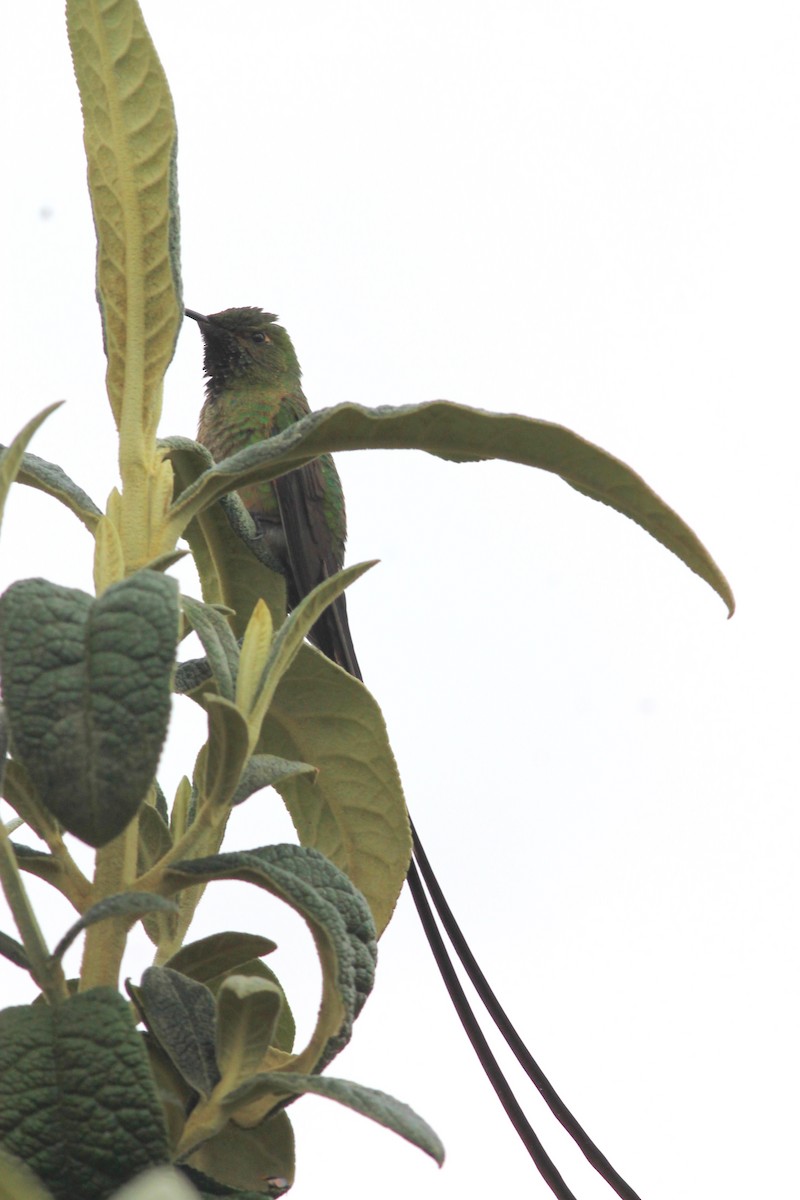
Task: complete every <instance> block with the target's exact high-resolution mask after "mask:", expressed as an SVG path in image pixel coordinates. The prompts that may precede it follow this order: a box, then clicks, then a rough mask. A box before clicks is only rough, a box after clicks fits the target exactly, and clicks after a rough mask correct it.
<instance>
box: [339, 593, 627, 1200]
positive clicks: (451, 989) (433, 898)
mask: <svg viewBox="0 0 800 1200" xmlns="http://www.w3.org/2000/svg"><path fill="white" fill-rule="evenodd" d="M339 600H340V601H341V606H340V608H338V609H337V608H335V606H334V605H331V606H330V608H329V609H328V610H326V613H328V614H330V615H329V616H328V618H327V621H326V624H325V626H324V634H323V637H324V640H325V641H326V643H328V642H330V648H328V645H327V644H326V645H322V644H321V641H320V649H322V650H323V651H324V652H325V653H326V654H327V655H328V657H329V658H332V659H333V661H334V662H336V663H338V664H339V666H341V667H343V668H344V669H345V670H346V671H349V673H350V674H351V675H354V676H355V677H356V679H361V680H363V676H362V674H361V669H360V667H359V665H358V661H357V659H356V655H355V650H354V649H353V642H352V639H351V637H350V628H349V624H348V621H347V611H346V608H345V607H344V596H343V595H342V596H340V597H339ZM315 640H317V639H316V638H315ZM411 834H412V839H413V855H412V859H411V863H410V865H409V869H408V877H407V880H408V887H409V891H410V892H411V896H412V898H413V900H414V904H415V906H416V909H417V914H418V915H419V919H420V922H421V924H422V928H423V929H424V931H425V936H426V938H427V939H428V945H429V946H430V948H431V952H432V954H433V957H434V959H435V961H436V965H437V967H438V968H439V973H440V974H441V976H442V979H443V981H444V985H445V987H446V988H447V991H448V994H449V996H450V999H451V1000H452V1002H453V1007H454V1008H455V1010H456V1013H457V1015H458V1018H459V1020H460V1021H461V1024H462V1025H463V1027H464V1030H465V1032H466V1034H467V1037H468V1038H469V1040H470V1043H471V1045H472V1048H473V1050H474V1051H475V1054H476V1055H477V1058H478V1061H479V1062H480V1064H481V1066H482V1067H483V1069H484V1071H485V1072H486V1076H487V1078H488V1080H489V1082H490V1083H491V1085H492V1087H493V1088H494V1090H495V1092H496V1093H497V1096H498V1098H499V1100H500V1103H501V1104H502V1106H503V1109H504V1111H505V1113H506V1115H507V1117H508V1119H509V1121H510V1122H511V1124H512V1125H513V1127H514V1129H515V1130H516V1131H517V1133H518V1134H519V1137H520V1139H521V1140H522V1143H523V1145H524V1146H525V1149H526V1150H527V1151H528V1153H529V1154H530V1156H531V1159H532V1160H533V1162H534V1164H535V1166H536V1167H537V1168H538V1170H539V1171H540V1173H541V1175H542V1177H543V1178H544V1180H545V1182H546V1183H547V1185H548V1187H549V1188H550V1190H551V1191H552V1192H553V1194H554V1195H555V1196H557V1197H558V1200H576V1198H575V1195H574V1193H573V1192H572V1191H571V1190H570V1188H569V1187H568V1186H567V1184H566V1183H565V1181H564V1179H563V1177H562V1176H561V1174H560V1173H559V1171H558V1169H557V1167H556V1166H555V1164H554V1163H553V1161H552V1159H551V1158H550V1156H549V1155H548V1153H547V1151H546V1150H545V1148H544V1146H543V1145H542V1143H541V1142H540V1140H539V1138H538V1137H537V1135H536V1133H535V1132H534V1130H533V1128H532V1126H531V1124H530V1122H529V1121H528V1119H527V1117H526V1116H525V1113H524V1112H523V1110H522V1108H521V1106H520V1104H519V1101H518V1100H517V1098H516V1096H515V1095H514V1090H513V1088H512V1087H511V1085H510V1083H509V1082H508V1080H507V1079H506V1077H505V1075H504V1074H503V1071H502V1069H501V1067H500V1064H499V1063H498V1061H497V1059H496V1058H495V1056H494V1054H493V1053H492V1051H491V1049H490V1047H489V1044H488V1042H487V1040H486V1037H485V1035H484V1033H483V1030H482V1029H481V1025H480V1022H479V1020H478V1018H477V1017H476V1015H475V1012H474V1010H473V1008H472V1006H471V1004H470V1002H469V998H468V997H467V995H466V993H465V991H464V989H463V987H462V986H461V982H460V980H459V978H458V974H457V971H456V969H455V967H454V965H453V960H452V958H451V956H450V952H449V951H448V948H447V943H446V942H445V940H444V938H443V936H442V933H443V932H444V934H445V935H446V936H447V938H448V940H449V941H450V944H451V946H452V947H453V950H454V951H455V953H456V955H457V957H458V959H459V961H460V962H461V965H462V967H463V968H464V971H465V973H466V975H467V978H468V979H469V980H470V983H471V984H472V986H473V987H474V988H475V991H476V992H477V994H478V996H479V997H480V999H481V1001H482V1003H483V1005H484V1007H485V1009H486V1011H487V1013H488V1014H489V1016H490V1017H491V1019H492V1021H493V1022H494V1024H495V1025H496V1026H497V1028H498V1030H499V1031H500V1033H501V1034H502V1035H503V1037H504V1039H505V1041H506V1043H507V1044H508V1046H509V1048H510V1049H511V1051H512V1053H513V1054H514V1056H515V1058H516V1059H517V1061H518V1063H519V1064H520V1066H521V1067H522V1069H523V1070H524V1071H525V1073H526V1075H527V1076H528V1078H529V1079H530V1080H531V1082H532V1083H533V1084H534V1086H535V1087H536V1088H537V1089H538V1090H539V1092H540V1094H541V1095H542V1097H543V1099H544V1100H545V1102H546V1104H547V1105H548V1107H549V1108H550V1111H551V1112H552V1113H553V1115H554V1116H555V1117H556V1118H557V1120H558V1121H560V1123H561V1124H562V1125H563V1126H564V1128H565V1129H566V1130H567V1132H568V1133H569V1134H570V1136H571V1137H572V1138H573V1140H574V1141H575V1143H576V1145H577V1146H578V1147H579V1148H580V1150H581V1151H582V1152H583V1154H584V1155H585V1157H586V1159H587V1160H588V1161H589V1162H590V1163H591V1165H592V1166H593V1167H594V1169H595V1170H596V1171H597V1172H598V1174H599V1175H600V1176H601V1177H602V1178H603V1179H604V1180H605V1181H606V1183H608V1185H609V1186H610V1187H611V1188H612V1189H613V1190H614V1191H615V1192H616V1194H617V1195H618V1196H619V1197H620V1198H621V1200H640V1198H639V1196H638V1195H637V1193H636V1192H635V1191H634V1190H633V1188H632V1187H631V1186H630V1185H629V1184H628V1183H626V1182H625V1180H624V1179H623V1178H622V1176H621V1175H620V1174H619V1173H618V1172H617V1171H616V1170H615V1169H614V1167H613V1166H612V1165H611V1163H610V1162H609V1161H608V1159H607V1158H606V1157H605V1155H604V1154H603V1153H602V1151H601V1150H600V1149H599V1148H598V1147H597V1146H596V1145H595V1144H594V1142H593V1141H592V1140H591V1138H590V1137H589V1136H588V1134H587V1133H586V1132H585V1130H584V1129H583V1128H582V1127H581V1126H580V1125H579V1124H578V1122H577V1121H576V1120H575V1117H574V1116H573V1115H572V1113H571V1112H570V1111H569V1109H568V1108H567V1106H566V1105H565V1104H564V1102H563V1100H561V1098H560V1096H559V1095H558V1094H557V1092H556V1091H555V1088H554V1087H553V1086H552V1084H551V1083H550V1082H549V1080H548V1079H547V1077H546V1076H545V1074H544V1072H543V1071H542V1070H541V1068H540V1067H539V1066H538V1064H537V1063H536V1061H535V1060H534V1058H533V1056H532V1054H531V1053H530V1051H529V1050H528V1048H527V1046H526V1045H525V1043H524V1042H523V1040H522V1038H521V1037H520V1035H519V1034H518V1033H517V1031H516V1029H515V1028H514V1026H513V1025H512V1023H511V1021H510V1020H509V1018H508V1016H507V1014H506V1012H505V1010H504V1009H503V1007H502V1005H501V1004H500V1001H499V1000H498V999H497V996H496V995H495V993H494V991H493V990H492V988H491V987H490V985H489V982H488V980H487V978H486V976H485V975H484V973H483V971H482V970H481V968H480V966H479V965H478V963H477V961H476V959H475V956H474V955H473V953H472V951H471V949H470V947H469V944H468V942H467V940H466V938H465V937H464V935H463V933H462V932H461V929H460V927H459V925H458V922H457V921H456V919H455V917H454V915H453V912H452V909H451V908H450V905H449V904H448V903H447V900H446V898H445V895H444V893H443V891H442V889H441V887H440V885H439V881H438V880H437V878H436V874H435V872H434V870H433V867H432V866H431V864H430V860H429V859H428V856H427V854H426V853H425V849H424V847H423V845H422V842H421V841H420V837H419V834H418V833H417V831H416V829H415V827H414V822H413V821H412V822H411ZM426 889H427V890H426ZM434 910H435V912H434Z"/></svg>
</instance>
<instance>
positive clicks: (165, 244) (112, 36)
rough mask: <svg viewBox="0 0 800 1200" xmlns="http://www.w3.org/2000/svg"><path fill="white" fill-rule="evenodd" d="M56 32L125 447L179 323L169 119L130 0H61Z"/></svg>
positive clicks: (158, 381) (150, 398) (145, 414)
mask: <svg viewBox="0 0 800 1200" xmlns="http://www.w3.org/2000/svg"><path fill="white" fill-rule="evenodd" d="M67 29H68V32H69V40H70V46H71V48H72V57H73V61H74V64H75V74H76V77H77V80H78V88H79V90H80V94H81V107H82V109H83V123H84V144H85V146H86V157H87V161H88V174H89V191H90V193H91V200H92V212H93V214H94V224H95V229H96V231H97V294H98V299H99V302H100V309H101V312H102V316H103V331H104V340H105V349H106V355H107V357H108V371H107V375H106V382H107V387H108V396H109V400H110V402H111V408H112V411H113V413H114V418H115V420H116V422H117V427H118V428H120V429H122V430H123V431H124V432H126V435H127V436H128V438H130V439H132V442H136V441H137V439H138V437H139V435H140V434H144V437H145V438H147V437H148V436H150V437H154V436H155V431H156V427H157V425H158V419H159V415H160V405H161V385H162V380H163V378H164V372H165V371H166V369H167V366H168V365H169V361H170V359H171V358H172V354H173V351H174V348H175V340H176V338H177V336H178V330H179V328H180V322H181V311H180V310H181V305H180V277H179V266H178V210H177V199H176V191H177V189H176V180H175V148H176V128H175V116H174V113H173V110H172V99H171V97H170V94H169V88H168V86H167V80H166V77H165V75H164V71H163V68H162V66H161V63H160V62H159V60H158V55H157V54H156V52H155V48H154V46H153V43H152V41H151V40H150V35H149V34H148V32H147V28H146V26H145V24H144V20H143V19H142V14H141V12H140V10H139V6H138V4H136V3H135V2H134V0H129V2H128V3H125V4H122V3H120V2H119V0H68V3H67ZM129 448H130V449H132V448H133V445H132V444H131V445H130V446H129Z"/></svg>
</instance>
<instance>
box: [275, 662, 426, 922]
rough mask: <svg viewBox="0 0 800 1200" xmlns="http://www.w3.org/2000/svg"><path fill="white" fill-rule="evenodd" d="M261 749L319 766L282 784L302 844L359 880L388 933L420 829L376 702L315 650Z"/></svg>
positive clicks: (298, 665) (289, 683)
mask: <svg viewBox="0 0 800 1200" xmlns="http://www.w3.org/2000/svg"><path fill="white" fill-rule="evenodd" d="M257 749H258V752H259V753H271V754H279V755H281V756H284V757H286V758H292V759H301V760H303V761H306V762H311V763H313V764H314V766H315V767H318V768H319V774H318V775H317V776H316V779H309V778H307V777H303V776H299V775H298V776H296V777H294V778H288V777H287V778H286V779H282V780H280V781H279V782H276V783H275V785H274V786H275V788H276V789H277V790H278V791H279V792H280V794H281V796H282V798H283V801H284V803H285V804H286V807H287V808H288V810H289V813H290V814H291V817H292V821H293V822H294V826H295V829H296V830H297V835H298V837H299V838H300V841H301V842H302V844H303V845H304V846H311V847H313V848H314V849H316V850H319V851H321V852H322V853H323V854H324V855H325V856H326V857H327V858H329V859H331V861H332V862H334V863H335V864H336V865H337V866H338V867H339V868H340V869H341V870H342V871H344V872H345V873H346V874H347V875H348V876H349V878H350V879H352V881H353V883H354V884H355V885H356V887H357V888H359V890H360V891H361V892H363V894H364V896H365V897H366V899H367V902H368V903H369V906H370V909H371V910H372V915H373V918H374V920H375V925H376V927H377V929H378V933H379V934H380V933H382V931H383V930H384V928H385V927H386V925H387V924H388V922H389V918H390V917H391V915H392V912H393V911H394V906H395V904H396V902H397V897H398V896H399V894H400V890H401V888H402V886H403V883H404V882H405V877H406V872H407V870H408V862H409V858H410V856H411V833H410V829H409V824H408V813H407V811H406V805H405V800H404V798H403V788H402V785H401V783H400V776H399V774H398V771H397V764H396V763H395V760H394V755H393V754H392V749H391V746H390V745H389V738H388V735H387V732H386V725H385V723H384V720H383V716H382V714H381V710H380V708H379V707H378V705H377V703H376V701H375V699H374V698H373V696H372V695H371V694H370V693H369V691H368V690H367V688H365V687H364V685H363V684H362V683H360V682H359V681H358V680H357V679H354V678H353V677H352V675H348V674H347V672H346V671H342V670H340V669H339V667H337V666H336V665H335V663H332V662H331V661H330V659H328V658H326V657H325V655H324V654H321V653H320V651H319V650H316V649H315V648H314V647H313V646H309V645H308V644H306V645H304V646H302V647H301V649H300V652H299V654H298V655H297V658H296V659H295V660H294V662H293V663H292V665H291V667H290V668H289V670H288V671H287V672H286V674H285V675H284V676H283V678H282V679H281V681H280V683H279V685H278V689H277V691H276V693H275V698H274V700H273V702H272V704H271V706H270V709H269V712H268V713H267V716H266V720H265V722H264V725H263V728H262V732H261V738H260V739H259V743H258V747H257Z"/></svg>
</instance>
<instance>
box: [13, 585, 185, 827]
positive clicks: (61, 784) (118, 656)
mask: <svg viewBox="0 0 800 1200" xmlns="http://www.w3.org/2000/svg"><path fill="white" fill-rule="evenodd" d="M177 599H178V595H177V584H176V582H175V580H173V579H169V578H167V577H166V576H164V575H160V574H158V573H157V572H154V571H139V572H137V573H136V574H135V575H132V576H131V577H130V578H129V579H126V580H124V581H123V582H121V583H118V584H114V586H113V587H110V588H108V590H107V591H106V592H105V593H104V594H103V595H102V596H101V597H100V598H99V599H98V600H94V601H93V600H92V598H91V596H88V595H87V594H86V593H84V592H81V591H78V590H76V589H74V588H64V587H59V586H57V585H56V584H52V583H48V581H47V580H44V579H28V580H23V581H21V582H20V583H15V584H12V586H11V587H10V588H9V589H8V591H7V592H6V593H5V595H4V596H3V598H2V600H0V660H2V674H3V684H4V689H5V701H6V707H7V710H8V716H9V722H10V725H11V732H12V745H13V748H14V753H15V755H16V756H17V757H19V758H20V759H21V760H22V762H23V764H24V765H25V767H26V768H27V771H28V774H29V775H30V777H31V779H32V781H33V783H34V785H35V787H36V789H37V791H38V793H39V795H40V797H41V800H42V802H43V803H44V804H45V805H46V807H47V808H48V809H49V811H50V812H51V813H53V815H54V816H56V817H57V819H58V820H59V821H60V822H61V824H62V825H63V826H64V827H65V828H66V829H67V830H69V832H70V833H74V834H75V835H76V836H77V837H80V838H81V839H82V840H83V841H85V842H88V843H89V845H91V846H102V845H104V844H105V843H106V842H109V841H111V839H112V838H114V837H116V836H117V834H119V833H121V832H122V830H123V829H124V828H125V826H126V825H127V824H128V822H129V821H130V820H131V819H132V817H133V816H134V815H135V814H136V811H137V810H138V808H139V806H140V804H141V803H142V801H143V800H144V797H145V795H146V793H147V789H148V787H149V786H150V783H151V782H152V779H153V776H154V774H155V769H156V765H157V763H158V758H159V755H160V753H161V747H162V744H163V741H164V738H165V736H166V731H167V722H168V720H169V714H170V686H171V675H172V664H173V660H174V653H175V644H176V640H177V633H178V604H177Z"/></svg>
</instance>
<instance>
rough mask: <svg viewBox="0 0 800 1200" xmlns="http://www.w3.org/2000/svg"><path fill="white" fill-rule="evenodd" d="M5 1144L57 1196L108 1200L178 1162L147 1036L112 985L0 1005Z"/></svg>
mask: <svg viewBox="0 0 800 1200" xmlns="http://www.w3.org/2000/svg"><path fill="white" fill-rule="evenodd" d="M0 1145H2V1147H3V1149H4V1150H7V1151H9V1152H10V1153H12V1154H16V1155H17V1156H18V1157H20V1158H22V1159H24V1161H25V1162H26V1163H27V1164H28V1166H29V1167H30V1168H31V1169H32V1170H33V1171H35V1172H36V1174H37V1175H38V1176H39V1178H40V1179H41V1180H42V1182H43V1183H44V1184H45V1185H46V1186H47V1187H48V1188H49V1189H50V1190H51V1192H52V1193H53V1195H54V1196H55V1197H56V1198H57V1200H76V1197H80V1200H105V1198H106V1197H107V1196H108V1194H109V1193H110V1192H112V1191H113V1190H114V1188H115V1187H118V1186H121V1185H122V1184H123V1183H125V1182H126V1181H127V1180H128V1179H130V1178H131V1177H132V1176H133V1175H136V1174H137V1173H138V1172H140V1171H144V1170H145V1169H146V1168H147V1167H150V1166H154V1165H156V1164H158V1163H164V1162H167V1161H168V1148H167V1141H166V1133H165V1129H164V1122H163V1118H162V1115H161V1108H160V1105H159V1103H158V1099H157V1097H156V1094H155V1091H154V1089H153V1081H152V1076H151V1074H150V1068H149V1066H148V1062H147V1055H146V1053H145V1049H144V1046H143V1044H142V1039H141V1037H140V1035H139V1034H138V1033H137V1032H136V1030H135V1028H134V1025H133V1021H132V1020H131V1015H130V1011H129V1007H128V1005H127V1003H126V1002H125V1001H124V1000H123V999H122V997H121V996H120V995H119V994H118V993H117V992H116V991H114V990H113V989H112V988H95V989H93V990H91V991H88V992H83V993H81V994H80V995H77V996H73V997H72V998H71V999H69V1000H67V1001H65V1002H64V1003H62V1004H59V1005H56V1006H54V1007H51V1006H49V1005H44V1004H43V1005H33V1006H27V1005H26V1006H23V1007H19V1008H8V1009H6V1010H5V1011H4V1012H0Z"/></svg>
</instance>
